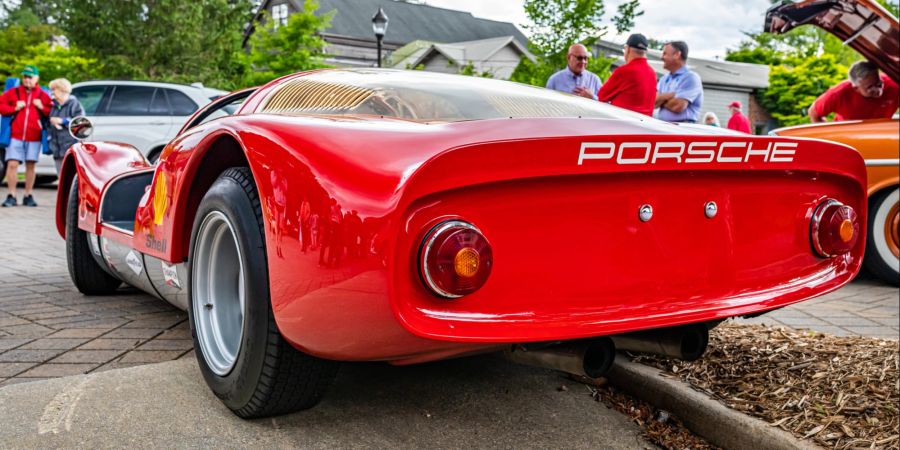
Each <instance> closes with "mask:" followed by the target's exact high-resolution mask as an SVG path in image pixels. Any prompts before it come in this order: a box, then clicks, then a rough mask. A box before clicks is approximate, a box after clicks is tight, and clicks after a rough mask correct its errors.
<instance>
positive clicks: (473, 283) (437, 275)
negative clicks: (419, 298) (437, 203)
mask: <svg viewBox="0 0 900 450" xmlns="http://www.w3.org/2000/svg"><path fill="white" fill-rule="evenodd" d="M493 265H494V254H493V251H492V250H491V244H490V243H489V242H488V240H487V239H486V238H485V237H484V235H483V234H481V231H479V230H478V228H475V226H474V225H472V224H470V223H467V222H463V221H461V220H451V221H447V222H443V223H440V224H438V225H437V226H435V227H434V228H432V229H431V231H429V232H428V234H427V235H426V236H425V240H424V241H423V242H422V249H421V250H420V252H419V273H420V275H421V276H422V280H423V281H424V282H425V286H427V287H428V288H429V289H430V290H431V291H432V292H433V293H435V294H436V295H438V296H441V297H444V298H459V297H462V296H464V295H468V294H471V293H473V292H475V291H477V290H478V289H479V288H481V287H482V286H484V283H485V282H486V281H487V279H488V276H490V274H491V267H492V266H493Z"/></svg>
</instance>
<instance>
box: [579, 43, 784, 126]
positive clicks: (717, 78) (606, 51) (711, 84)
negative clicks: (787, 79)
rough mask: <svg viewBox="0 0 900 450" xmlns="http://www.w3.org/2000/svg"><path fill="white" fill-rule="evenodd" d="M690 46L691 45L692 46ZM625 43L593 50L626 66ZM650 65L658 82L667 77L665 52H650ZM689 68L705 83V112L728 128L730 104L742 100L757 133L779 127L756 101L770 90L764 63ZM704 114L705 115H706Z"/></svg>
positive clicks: (695, 63)
mask: <svg viewBox="0 0 900 450" xmlns="http://www.w3.org/2000/svg"><path fill="white" fill-rule="evenodd" d="M689 45H690V43H689ZM622 47H623V44H618V43H615V42H610V41H605V40H598V41H597V42H596V43H595V44H594V47H593V53H594V55H595V56H599V55H603V56H605V57H608V58H610V57H611V58H617V60H616V62H614V63H613V67H618V66H620V65H622V64H625V61H624V60H623V59H622V52H623V50H622ZM647 62H648V63H649V64H650V67H653V70H654V71H655V72H656V77H657V79H658V78H660V77H662V76H663V75H665V74H667V73H668V71H666V70H665V69H664V68H663V62H662V51H660V50H653V49H650V50H647ZM687 66H688V68H689V69H691V70H693V71H694V72H696V73H697V75H699V76H700V80H702V81H703V109H702V114H705V113H706V112H707V111H712V112H714V113H716V115H717V116H718V117H719V120H720V121H721V122H722V125H723V126H724V125H725V123H727V122H728V118H729V117H731V112H729V111H728V104H730V103H731V102H733V101H735V100H736V101H739V102H741V104H742V105H744V114H746V115H747V117H748V118H749V119H750V124H751V128H752V129H753V130H754V131H755V132H756V133H757V134H763V133H765V132H768V131H769V130H770V129H771V128H773V127H775V126H776V125H775V123H774V121H772V117H771V116H769V114H768V112H767V111H765V109H764V108H763V107H762V106H761V105H759V103H758V102H757V101H756V95H755V94H756V91H757V90H759V89H765V88H767V87H769V66H767V65H764V64H750V63H737V62H730V61H719V60H708V59H700V58H695V57H693V56H689V57H688V61H687ZM702 114H701V116H702Z"/></svg>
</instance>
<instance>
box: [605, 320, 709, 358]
mask: <svg viewBox="0 0 900 450" xmlns="http://www.w3.org/2000/svg"><path fill="white" fill-rule="evenodd" d="M610 338H611V339H612V341H613V343H614V344H615V346H616V348H617V349H619V350H629V351H632V352H638V353H653V354H656V355H662V356H669V357H672V358H678V359H683V360H685V361H694V360H696V359H698V358H700V357H701V356H703V353H704V352H706V346H707V344H709V329H708V328H707V327H706V324H703V323H695V324H691V325H684V326H680V327H672V328H662V329H658V330H647V331H637V332H634V333H627V334H617V335H614V336H610Z"/></svg>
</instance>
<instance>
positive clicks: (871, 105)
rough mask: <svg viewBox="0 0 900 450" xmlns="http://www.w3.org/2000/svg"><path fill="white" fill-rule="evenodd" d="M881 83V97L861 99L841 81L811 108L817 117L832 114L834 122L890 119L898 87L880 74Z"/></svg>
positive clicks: (899, 93) (846, 82) (860, 95)
mask: <svg viewBox="0 0 900 450" xmlns="http://www.w3.org/2000/svg"><path fill="white" fill-rule="evenodd" d="M881 81H883V82H884V92H882V94H881V97H877V98H869V97H863V96H862V94H860V93H859V92H857V91H856V89H854V88H853V85H852V84H850V81H843V82H841V83H839V84H838V85H837V86H834V87H832V88H831V89H829V90H827V91H825V93H824V94H822V95H821V96H819V98H817V99H816V101H815V103H813V105H812V107H813V108H815V109H816V113H817V114H818V115H819V117H823V118H824V117H825V116H827V115H829V114H831V113H834V120H864V119H887V118H890V117H891V116H892V115H894V112H896V111H897V105H898V101H900V100H898V97H900V87H898V86H897V83H894V82H893V81H892V80H891V79H890V78H888V76H887V75H885V74H881Z"/></svg>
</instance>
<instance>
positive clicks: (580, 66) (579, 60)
mask: <svg viewBox="0 0 900 450" xmlns="http://www.w3.org/2000/svg"><path fill="white" fill-rule="evenodd" d="M590 59H591V54H590V53H589V52H588V49H587V47H585V46H584V45H582V44H572V45H571V46H570V47H569V53H568V54H567V55H566V61H567V62H568V65H569V70H571V71H572V73H576V74H579V73H581V72H584V69H585V68H586V67H587V64H588V60H590Z"/></svg>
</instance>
